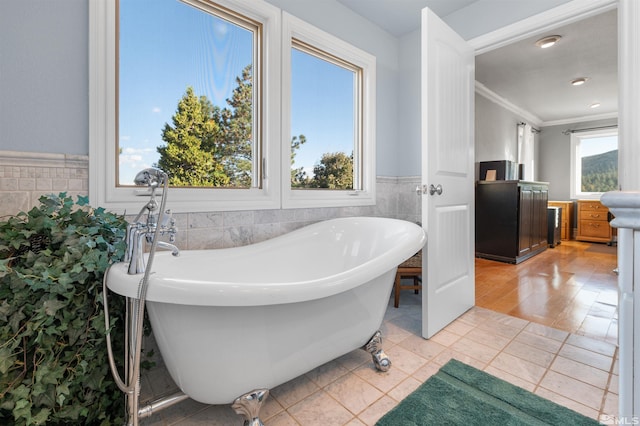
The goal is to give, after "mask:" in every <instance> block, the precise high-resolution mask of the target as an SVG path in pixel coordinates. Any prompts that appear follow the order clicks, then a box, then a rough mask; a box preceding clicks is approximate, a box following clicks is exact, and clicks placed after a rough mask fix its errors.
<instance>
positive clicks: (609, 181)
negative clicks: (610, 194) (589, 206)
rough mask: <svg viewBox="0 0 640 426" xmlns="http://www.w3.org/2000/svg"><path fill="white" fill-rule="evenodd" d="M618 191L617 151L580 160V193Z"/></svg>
mask: <svg viewBox="0 0 640 426" xmlns="http://www.w3.org/2000/svg"><path fill="white" fill-rule="evenodd" d="M616 189H618V150H617V149H616V150H615V151H609V152H605V153H602V154H598V155H591V156H589V157H583V158H582V192H606V191H615V190H616Z"/></svg>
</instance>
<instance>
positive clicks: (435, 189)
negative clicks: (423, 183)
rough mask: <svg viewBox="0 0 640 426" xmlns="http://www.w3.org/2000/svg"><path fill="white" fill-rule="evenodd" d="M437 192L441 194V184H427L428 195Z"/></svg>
mask: <svg viewBox="0 0 640 426" xmlns="http://www.w3.org/2000/svg"><path fill="white" fill-rule="evenodd" d="M433 194H438V195H442V185H440V184H438V186H433V184H431V185H429V195H433Z"/></svg>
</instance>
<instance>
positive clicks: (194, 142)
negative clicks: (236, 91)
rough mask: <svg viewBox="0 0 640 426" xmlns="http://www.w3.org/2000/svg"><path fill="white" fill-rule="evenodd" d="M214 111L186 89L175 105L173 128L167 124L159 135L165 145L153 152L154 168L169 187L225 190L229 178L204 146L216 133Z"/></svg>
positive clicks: (202, 99)
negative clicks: (164, 176)
mask: <svg viewBox="0 0 640 426" xmlns="http://www.w3.org/2000/svg"><path fill="white" fill-rule="evenodd" d="M214 110H215V107H213V105H212V104H211V102H209V101H208V100H207V99H206V97H201V98H198V97H196V95H195V93H194V91H193V88H192V87H187V90H186V92H185V94H184V96H183V97H182V99H181V100H180V101H179V102H178V108H177V110H176V113H175V114H174V116H173V119H172V121H173V126H171V125H169V124H168V123H167V124H165V126H164V130H163V131H162V139H163V140H164V141H165V142H166V145H164V146H159V147H158V148H157V150H158V153H159V154H160V159H159V160H158V164H157V167H159V168H160V169H162V170H164V171H166V172H167V173H168V174H169V184H170V185H172V186H225V185H227V184H228V183H229V176H227V175H226V174H225V172H224V168H223V166H222V164H220V163H219V162H218V161H216V158H215V155H213V153H212V152H211V151H210V149H209V146H208V145H210V141H212V140H215V135H216V134H219V133H220V129H219V126H218V124H217V123H216V122H215V121H214V120H213V119H212V117H211V114H212V113H213V112H214ZM203 145H204V147H203ZM203 148H207V149H203Z"/></svg>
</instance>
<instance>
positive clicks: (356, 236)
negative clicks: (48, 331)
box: [107, 217, 426, 404]
mask: <svg viewBox="0 0 640 426" xmlns="http://www.w3.org/2000/svg"><path fill="white" fill-rule="evenodd" d="M425 240H426V236H425V234H424V231H423V230H422V228H421V227H419V226H417V225H415V224H413V223H410V222H407V221H402V220H396V219H386V218H373V217H354V218H341V219H332V220H327V221H324V222H319V223H316V224H313V225H310V226H307V227H304V228H301V229H298V230H296V231H293V232H291V233H288V234H285V235H282V236H280V237H276V238H273V239H271V240H268V241H264V242H261V243H257V244H253V245H249V246H244V247H238V248H230V249H219V250H187V251H182V252H181V254H180V256H179V257H173V256H171V255H170V253H169V252H162V251H158V252H157V253H156V255H155V260H154V263H153V265H152V268H151V275H150V279H149V286H148V290H147V296H146V300H147V309H148V312H149V317H150V320H151V325H152V328H153V333H154V335H155V338H156V340H157V342H158V346H159V348H160V352H161V354H162V357H163V359H164V362H165V364H166V366H167V368H168V370H169V373H170V374H171V377H172V378H173V380H174V381H175V382H176V384H177V385H178V386H179V387H180V389H181V390H182V391H183V392H184V393H185V394H186V395H188V396H189V397H191V398H192V399H194V400H196V401H200V402H203V403H208V404H228V403H232V402H233V401H234V400H235V399H236V398H237V397H238V396H240V395H243V394H247V393H248V392H250V391H252V390H254V389H257V388H265V389H270V388H273V387H275V386H278V385H280V384H282V383H285V382H287V381H288V380H291V379H293V378H295V377H297V376H299V375H301V374H304V373H305V372H308V371H310V370H312V369H313V368H315V367H317V366H319V365H321V364H324V363H326V362H328V361H330V360H332V359H334V358H337V357H339V356H341V355H343V354H345V353H348V352H350V351H352V350H354V349H357V348H360V347H363V345H366V344H367V342H368V341H369V340H370V339H371V338H372V336H373V335H374V334H375V333H376V331H377V330H378V328H379V327H380V325H381V323H382V320H383V316H384V313H385V310H386V307H387V303H388V300H389V296H390V293H391V290H392V286H393V281H394V276H395V271H396V267H397V265H398V264H400V263H401V262H403V261H404V260H406V259H408V258H409V257H411V256H412V255H413V254H414V253H416V252H417V251H418V250H420V249H421V248H422V246H423V245H424V243H425ZM140 279H141V276H140V275H129V274H127V265H126V264H124V263H119V264H115V265H113V266H112V267H111V268H110V269H109V271H108V277H107V285H108V287H109V288H110V289H111V290H112V291H114V292H116V293H118V294H120V295H123V296H127V297H130V298H136V297H137V290H138V284H139V282H140Z"/></svg>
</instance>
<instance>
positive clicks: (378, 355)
mask: <svg viewBox="0 0 640 426" xmlns="http://www.w3.org/2000/svg"><path fill="white" fill-rule="evenodd" d="M362 349H363V350H365V351H367V352H369V353H370V354H371V357H372V358H373V364H374V365H375V366H376V369H377V370H379V371H388V370H389V368H391V360H390V359H389V357H388V356H387V354H385V353H384V350H382V333H380V330H378V331H376V332H375V334H374V335H373V337H372V338H371V340H369V342H368V343H367V344H366V345H364V346H363V347H362Z"/></svg>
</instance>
